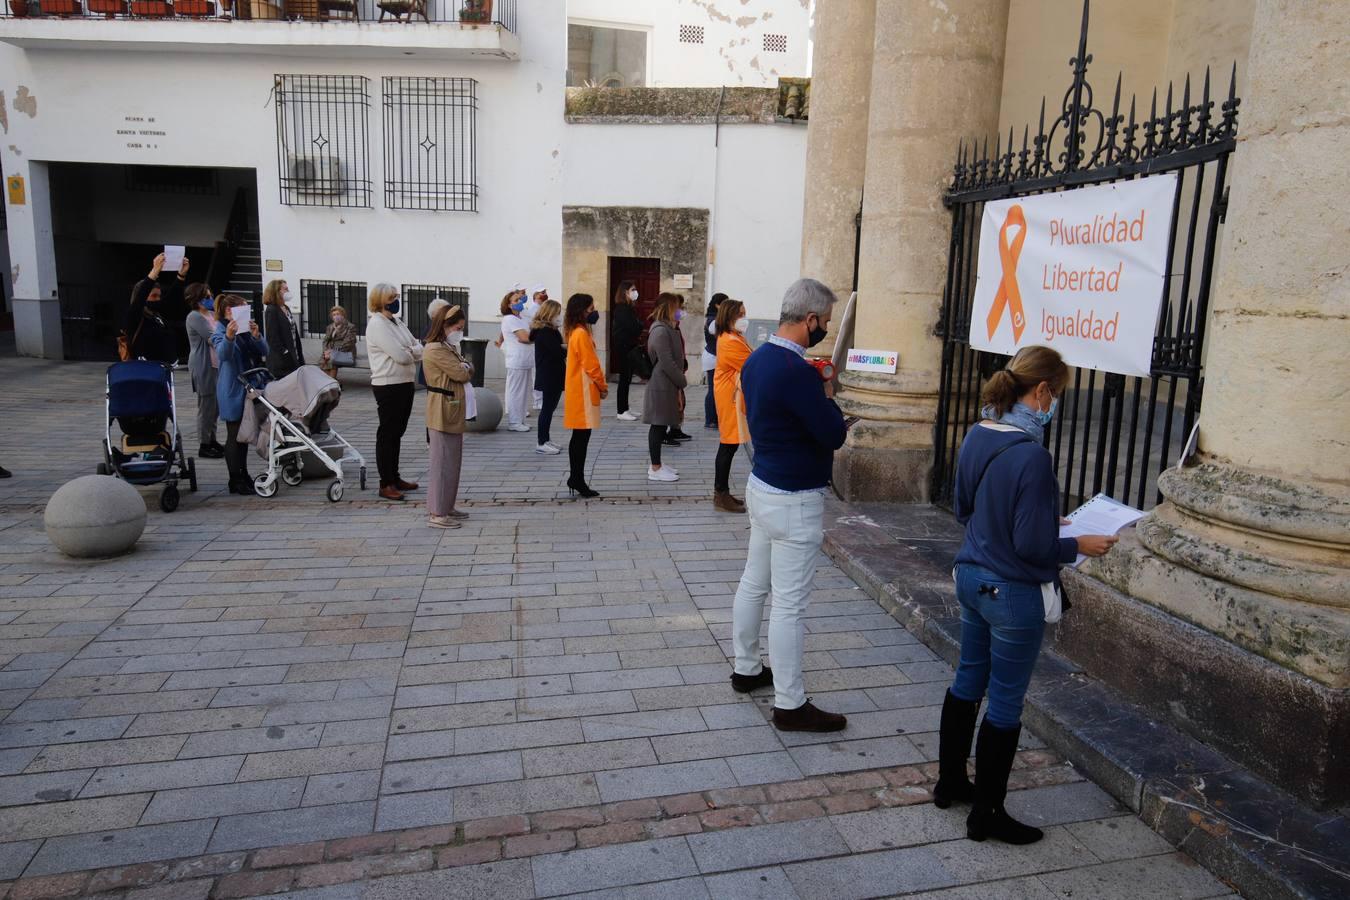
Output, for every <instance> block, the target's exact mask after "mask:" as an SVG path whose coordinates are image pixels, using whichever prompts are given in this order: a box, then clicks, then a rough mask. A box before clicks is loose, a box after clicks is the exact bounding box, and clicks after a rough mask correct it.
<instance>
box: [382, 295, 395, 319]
mask: <svg viewBox="0 0 1350 900" xmlns="http://www.w3.org/2000/svg"><path fill="white" fill-rule="evenodd" d="M384 309H385V312H387V313H389V315H391V316H396V315H398V309H399V302H398V298H397V297H395V298H394V299H393V300H390V301H389V302H388V303H386V304H385V306H384Z"/></svg>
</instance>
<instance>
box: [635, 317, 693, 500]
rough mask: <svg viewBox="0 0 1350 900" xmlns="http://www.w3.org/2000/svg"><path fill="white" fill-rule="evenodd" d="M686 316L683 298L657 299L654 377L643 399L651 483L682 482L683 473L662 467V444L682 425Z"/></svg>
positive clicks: (650, 351)
mask: <svg viewBox="0 0 1350 900" xmlns="http://www.w3.org/2000/svg"><path fill="white" fill-rule="evenodd" d="M683 316H684V298H683V297H681V296H680V295H679V294H670V293H664V294H662V295H661V296H659V297H657V298H656V311H655V312H653V313H652V327H651V331H650V332H649V333H648V335H647V355H648V356H649V357H651V361H652V377H651V380H649V381H648V382H647V392H646V394H645V395H644V396H643V398H642V421H644V422H646V423H647V424H648V425H650V426H651V428H650V429H649V430H648V432H647V452H648V453H649V454H650V455H651V459H652V464H651V468H649V469H648V470H647V480H648V481H679V479H680V473H679V472H677V471H675V470H674V469H673V468H671V467H670V466H663V465H662V464H661V444H662V443H663V442H664V441H665V440H666V437H667V435H668V434H669V431H670V429H672V428H675V427H677V426H678V425H679V424H680V419H681V410H680V392H681V391H683V390H684V388H685V385H686V384H687V383H688V382H687V381H686V379H685V376H684V353H683V352H682V350H681V348H682V347H683V345H684V342H683V341H682V340H681V339H680V333H679V327H680V324H679V323H680V319H681V318H683Z"/></svg>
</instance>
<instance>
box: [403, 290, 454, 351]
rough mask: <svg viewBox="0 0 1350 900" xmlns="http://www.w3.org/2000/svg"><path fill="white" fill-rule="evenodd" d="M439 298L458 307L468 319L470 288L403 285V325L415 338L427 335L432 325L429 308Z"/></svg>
mask: <svg viewBox="0 0 1350 900" xmlns="http://www.w3.org/2000/svg"><path fill="white" fill-rule="evenodd" d="M437 297H440V298H442V299H443V300H447V301H449V303H450V305H451V306H458V307H459V308H460V309H462V310H464V318H465V319H468V317H469V289H468V288H466V287H454V286H452V285H448V284H405V285H403V294H402V298H403V303H402V304H401V305H402V308H403V323H404V324H405V325H407V326H408V330H409V331H411V332H412V333H413V337H417V338H421V337H422V336H423V335H425V334H426V333H427V328H428V326H430V325H431V316H429V315H427V307H429V306H430V305H431V301H432V300H435V299H436V298H437Z"/></svg>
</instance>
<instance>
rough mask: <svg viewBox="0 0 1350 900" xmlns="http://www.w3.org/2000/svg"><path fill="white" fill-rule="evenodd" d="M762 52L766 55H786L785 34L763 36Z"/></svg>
mask: <svg viewBox="0 0 1350 900" xmlns="http://www.w3.org/2000/svg"><path fill="white" fill-rule="evenodd" d="M764 50H765V51H766V52H768V53H786V52H787V35H786V34H766V35H764Z"/></svg>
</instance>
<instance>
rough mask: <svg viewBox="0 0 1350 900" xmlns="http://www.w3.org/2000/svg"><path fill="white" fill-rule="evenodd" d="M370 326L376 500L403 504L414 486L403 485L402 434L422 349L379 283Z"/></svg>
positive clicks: (394, 291) (392, 292)
mask: <svg viewBox="0 0 1350 900" xmlns="http://www.w3.org/2000/svg"><path fill="white" fill-rule="evenodd" d="M367 308H368V309H369V310H370V321H369V322H368V323H367V324H366V353H367V355H368V356H369V357H370V385H371V390H372V391H373V392H374V394H375V407H376V409H377V410H378V411H379V416H380V425H379V428H378V429H376V431H375V467H376V468H377V469H378V470H379V473H380V496H381V497H383V498H384V499H386V500H402V499H403V492H404V491H415V490H417V483H416V482H413V481H404V480H403V476H402V475H400V474H399V470H398V458H399V451H400V449H401V448H402V445H403V432H405V431H407V429H408V417H409V416H411V415H412V407H413V393H414V391H415V390H416V388H415V387H414V384H413V382H414V379H416V377H417V362H418V360H420V359H421V358H422V344H421V342H419V341H418V340H417V338H415V337H413V336H412V332H410V331H408V326H407V325H404V324H403V320H402V319H399V318H397V317H396V315H395V314H396V313H397V312H398V310H399V296H398V288H396V287H394V286H393V285H392V284H387V283H384V282H381V283H380V284H377V285H375V286H374V287H373V288H371V289H370V300H369V303H368V304H367Z"/></svg>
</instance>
